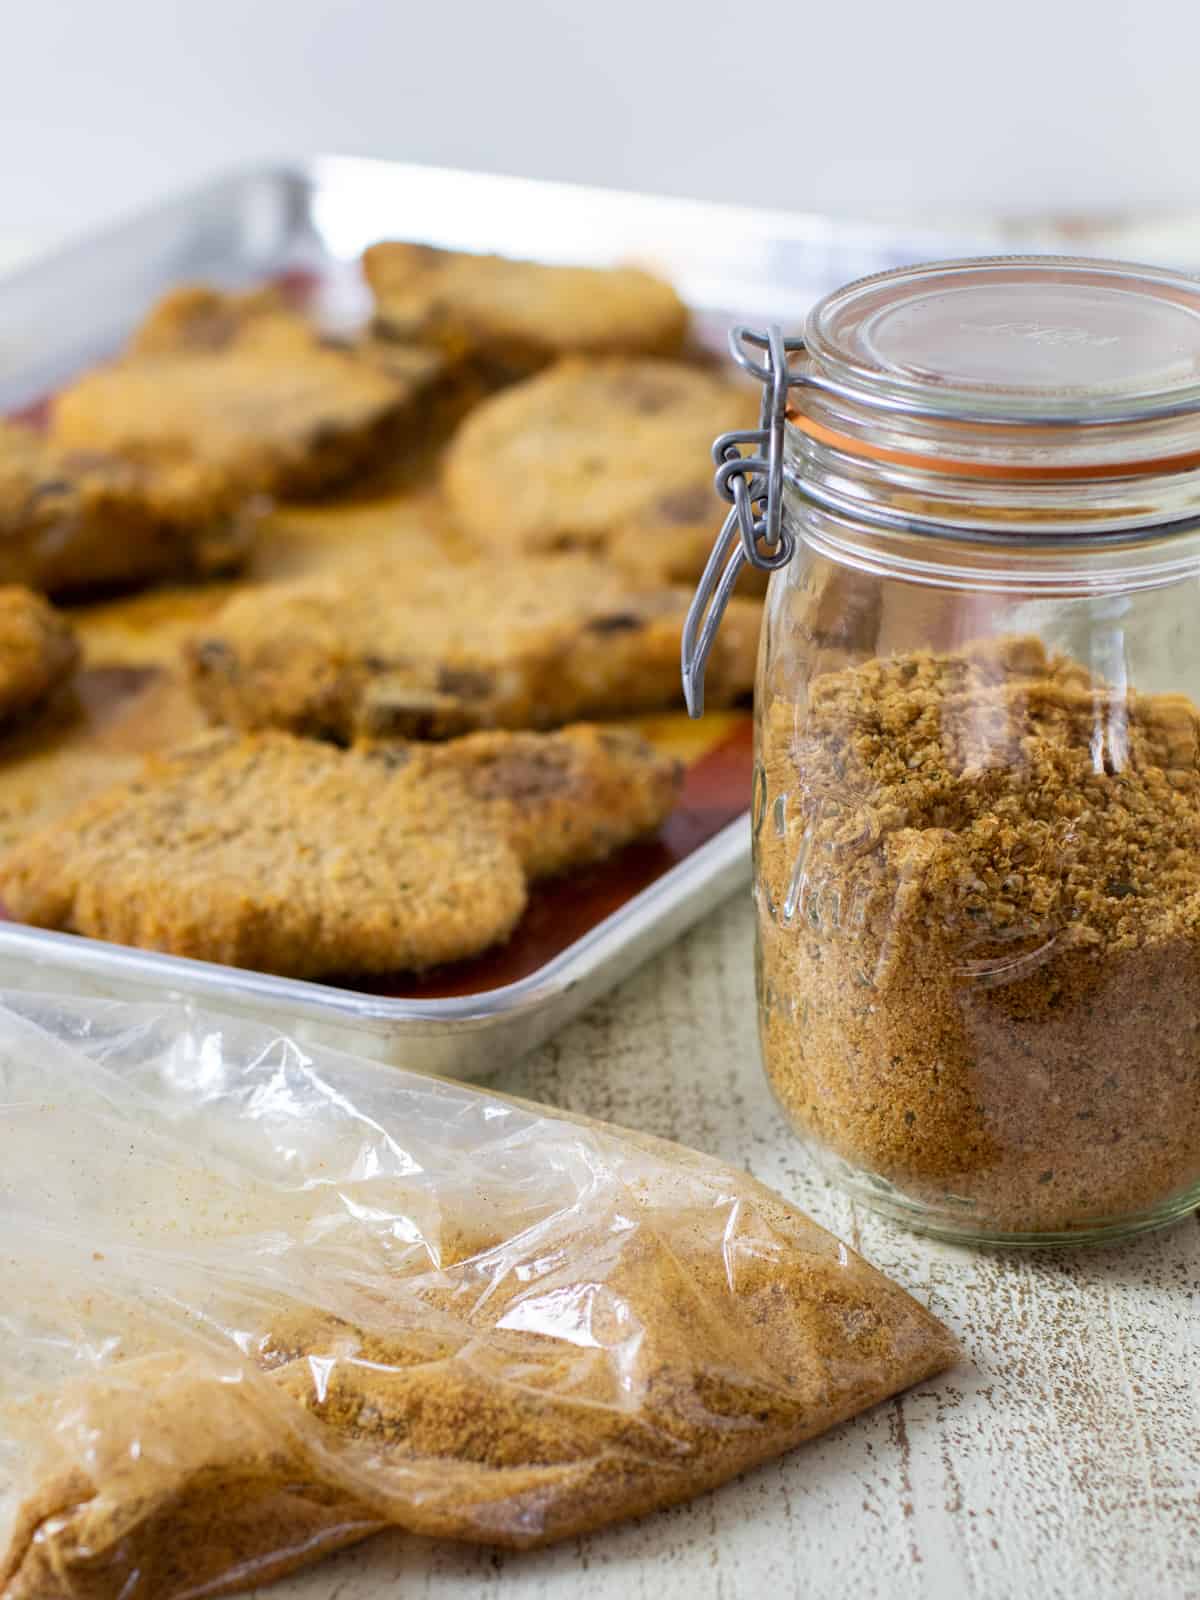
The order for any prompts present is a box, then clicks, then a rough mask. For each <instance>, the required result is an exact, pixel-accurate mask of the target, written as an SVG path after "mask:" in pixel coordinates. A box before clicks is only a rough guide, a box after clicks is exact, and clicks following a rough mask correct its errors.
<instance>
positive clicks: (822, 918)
mask: <svg viewBox="0 0 1200 1600" xmlns="http://www.w3.org/2000/svg"><path fill="white" fill-rule="evenodd" d="M734 342H735V347H736V349H737V352H738V353H739V359H740V360H741V361H742V364H743V365H744V366H747V367H748V369H749V370H751V371H752V372H754V373H755V374H756V375H757V376H758V377H759V378H760V379H762V380H763V381H764V383H765V384H766V397H765V400H764V409H763V424H764V426H763V430H762V432H761V433H760V434H757V435H747V434H741V435H731V436H726V437H725V438H724V439H723V440H721V441H718V446H717V454H718V459H719V460H720V462H721V463H722V465H721V467H720V470H719V471H718V484H719V486H720V487H722V489H723V490H724V492H725V493H726V494H727V495H728V496H729V498H731V499H733V500H734V505H735V509H734V511H733V512H732V513H731V515H730V518H729V520H728V522H727V524H726V531H725V533H724V535H723V538H722V542H721V543H720V544H719V545H718V548H717V550H716V551H715V552H714V556H713V559H712V561H711V562H710V564H709V569H708V571H707V572H706V575H705V579H704V580H703V581H702V584H701V592H700V594H699V595H698V596H697V600H696V603H695V605H694V607H693V613H692V616H691V618H690V619H689V626H688V630H687V632H686V634H685V642H684V667H685V682H686V683H687V686H688V689H689V700H690V703H691V704H692V706H693V709H694V710H698V709H699V706H700V703H701V695H702V687H701V686H702V675H703V663H704V657H705V654H706V651H707V647H708V645H709V644H710V643H711V639H712V636H713V633H714V631H715V628H716V626H717V624H718V622H719V616H720V611H721V608H722V605H723V602H724V598H725V597H727V596H728V594H729V593H730V592H731V589H732V586H733V583H734V582H735V581H736V576H737V572H738V570H739V568H740V566H741V565H743V564H745V563H746V562H747V561H752V562H753V563H754V564H755V565H764V566H770V567H772V568H774V569H775V570H774V576H773V578H772V582H771V586H770V590H769V595H768V600H767V608H766V614H765V619H764V632H763V640H762V646H761V653H760V660H759V674H758V687H757V695H756V721H757V763H756V778H755V795H754V810H753V826H754V846H755V893H756V900H757V908H758V981H759V1005H760V1028H761V1039H762V1047H763V1055H764V1060H765V1065H766V1069H767V1074H768V1076H769V1078H770V1081H771V1084H772V1086H773V1088H774V1090H775V1093H776V1095H777V1097H778V1099H779V1102H780V1104H781V1105H782V1107H783V1109H784V1111H785V1113H786V1114H787V1116H788V1117H789V1118H790V1120H791V1122H792V1123H793V1125H794V1126H795V1127H796V1129H797V1130H798V1131H799V1133H800V1134H801V1135H802V1136H803V1137H804V1139H805V1140H806V1141H807V1143H808V1144H809V1146H810V1147H811V1149H812V1150H813V1152H814V1153H815V1154H816V1155H817V1156H818V1158H819V1159H820V1160H821V1161H822V1163H823V1164H824V1165H825V1167H826V1169H827V1170H828V1171H829V1173H830V1174H831V1176H833V1177H835V1178H836V1179H837V1180H839V1181H840V1182H841V1183H842V1184H843V1185H845V1186H846V1187H848V1188H849V1189H850V1191H851V1192H852V1193H853V1194H854V1195H855V1196H856V1197H858V1198H860V1199H862V1200H863V1201H864V1202H866V1203H868V1204H870V1205H872V1206H874V1207H875V1208H877V1209H880V1210H883V1211H886V1212H889V1213H890V1214H892V1215H894V1216H896V1217H898V1218H899V1219H901V1220H903V1221H906V1222H908V1223H909V1224H910V1225H914V1226H917V1227H920V1228H922V1229H924V1230H926V1231H929V1232H933V1233H937V1234H940V1235H943V1236H946V1237H952V1238H959V1239H966V1240H975V1241H995V1242H1007V1243H1015V1242H1038V1243H1047V1242H1067V1241H1069V1242H1078V1241H1079V1240H1081V1239H1086V1238H1103V1237H1111V1236H1116V1235H1119V1234H1122V1233H1126V1232H1133V1231H1137V1230H1139V1229H1143V1228H1147V1227H1152V1226H1155V1225H1158V1224H1160V1223H1163V1222H1166V1221H1169V1220H1170V1219H1171V1218H1173V1217H1176V1216H1179V1215H1181V1214H1182V1213H1184V1212H1185V1211H1187V1210H1190V1209H1191V1208H1193V1207H1195V1206H1196V1205H1197V1204H1200V626H1198V624H1197V620H1196V619H1197V615H1198V613H1200V281H1196V280H1192V279H1190V278H1186V277H1182V276H1178V275H1175V274H1172V273H1170V272H1166V271H1160V270H1157V269H1154V268H1143V267H1136V266H1129V265H1124V264H1120V263H1112V262H1096V261H1084V260H1073V259H1054V258H1035V257H1031V258H1008V259H992V260H980V261H964V262H952V263H943V264H938V265H933V266H926V267H920V268H915V269H911V270H905V271H901V272H894V273H888V274H883V275H881V276H879V277H875V278H871V279H867V280H865V281H863V282H860V283H857V284H852V285H850V286H849V287H847V288H845V289H842V290H839V291H838V292H837V293H835V294H833V295H831V296H829V297H828V298H827V299H826V300H824V301H823V302H821V304H819V305H818V306H817V307H816V308H815V309H814V310H813V312H812V313H811V314H810V316H809V318H808V322H807V324H806V327H805V330H804V337H803V339H802V340H800V339H797V340H789V341H786V342H785V341H784V340H783V339H782V338H781V336H780V335H779V333H778V331H777V330H775V331H773V332H772V333H771V334H770V335H769V336H766V335H756V334H752V333H749V332H748V331H746V330H738V331H737V332H736V333H735V336H734ZM756 445H757V446H760V447H761V452H762V453H761V454H759V455H757V456H748V457H743V455H742V449H743V448H745V447H747V446H749V447H751V448H753V447H754V446H756Z"/></svg>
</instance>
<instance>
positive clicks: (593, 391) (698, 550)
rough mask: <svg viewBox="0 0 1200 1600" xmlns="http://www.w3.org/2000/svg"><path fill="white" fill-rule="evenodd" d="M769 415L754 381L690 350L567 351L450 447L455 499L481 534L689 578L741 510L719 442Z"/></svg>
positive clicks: (642, 573) (490, 404)
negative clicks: (725, 502)
mask: <svg viewBox="0 0 1200 1600" xmlns="http://www.w3.org/2000/svg"><path fill="white" fill-rule="evenodd" d="M756 418H757V402H756V400H755V398H754V396H753V395H752V394H751V393H750V392H749V390H748V389H746V388H744V387H743V386H742V385H740V384H734V383H731V382H730V381H728V380H727V379H725V378H722V377H719V376H717V375H715V374H713V373H711V372H706V371H701V370H700V369H698V368H696V367H689V366H685V365H684V364H683V363H681V362H672V361H652V360H646V359H641V360H635V359H627V358H609V359H602V360H597V359H585V358H582V357H576V358H573V359H571V360H566V361H560V362H559V363H558V364H557V365H555V366H553V367H551V368H550V369H549V370H548V371H546V372H543V373H541V374H540V375H539V376H538V377H536V378H530V379H529V380H528V381H527V382H525V383H521V384H517V385H516V386H515V387H514V388H511V389H507V390H505V391H504V393H502V394H498V395H494V396H493V397H492V398H491V399H490V400H487V401H485V402H484V403H483V404H482V405H481V406H479V407H478V408H477V409H476V410H475V411H473V412H472V413H471V415H470V416H469V417H468V418H467V419H466V421H465V422H464V423H463V424H462V426H461V427H460V428H459V430H458V432H457V433H456V434H455V436H454V438H453V440H452V441H451V444H450V447H449V449H448V451H447V453H446V459H445V468H444V475H443V482H444V485H445V489H446V496H447V501H448V504H449V507H450V510H451V512H452V514H453V516H454V518H455V520H456V521H457V522H458V524H459V525H460V526H461V527H462V528H463V529H464V530H465V531H466V532H467V533H469V534H470V535H471V536H472V537H473V538H474V539H476V540H478V541H479V542H480V543H481V544H489V545H492V546H494V547H498V548H499V549H502V550H506V551H509V552H518V551H525V552H530V551H547V550H565V549H575V550H589V551H592V552H594V553H596V554H603V555H607V556H608V557H609V558H610V559H612V560H613V561H615V562H617V563H619V564H621V565H622V566H623V567H625V569H626V570H627V571H629V573H630V574H631V575H632V576H634V577H636V578H637V579H638V580H639V581H642V582H646V581H655V582H659V583H663V582H667V583H671V582H687V583H690V582H692V581H694V580H695V578H696V577H698V576H699V574H700V572H701V570H702V569H703V566H704V563H705V561H706V560H707V558H708V553H709V550H710V549H711V548H712V544H713V540H714V538H715V536H716V533H717V530H718V529H719V528H720V526H721V522H722V518H723V515H724V510H727V509H728V508H727V507H725V508H724V510H723V508H722V506H721V503H720V501H719V500H718V499H717V496H716V494H715V493H714V491H713V463H712V444H713V440H714V439H715V438H716V436H717V435H718V434H720V433H724V432H726V431H728V430H730V429H735V428H748V427H753V426H755V424H756Z"/></svg>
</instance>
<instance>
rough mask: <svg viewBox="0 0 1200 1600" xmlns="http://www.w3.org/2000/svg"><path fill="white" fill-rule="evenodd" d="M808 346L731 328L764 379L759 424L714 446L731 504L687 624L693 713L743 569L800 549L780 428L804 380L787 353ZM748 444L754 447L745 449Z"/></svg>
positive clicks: (748, 363) (733, 346) (782, 562)
mask: <svg viewBox="0 0 1200 1600" xmlns="http://www.w3.org/2000/svg"><path fill="white" fill-rule="evenodd" d="M803 349H804V340H803V339H785V338H784V336H783V330H782V329H781V328H780V327H779V326H778V325H776V324H772V326H771V327H770V328H768V329H767V331H766V332H765V333H760V332H758V331H757V330H755V329H753V328H747V327H744V326H740V325H739V326H738V327H735V328H733V329H732V330H731V331H730V334H729V351H730V354H731V355H732V357H733V359H734V360H735V361H736V362H737V364H738V366H739V367H741V368H742V370H743V371H744V372H748V373H749V374H750V375H751V377H753V378H757V379H758V381H759V382H760V383H761V384H762V385H763V396H762V409H761V413H760V417H759V427H758V428H756V429H753V430H749V431H746V430H743V431H741V432H735V433H723V434H721V436H720V438H718V439H717V440H716V441H715V443H714V444H713V460H714V461H715V462H716V464H717V472H716V478H715V483H716V490H717V493H718V494H719V495H720V496H721V498H722V499H723V500H728V501H729V502H730V504H731V506H732V510H731V511H730V512H729V515H728V516H727V517H726V518H725V521H724V523H723V524H722V527H721V531H720V533H719V534H718V535H717V540H716V543H715V544H714V546H713V550H712V554H711V555H710V556H709V558H708V561H707V563H706V564H705V568H704V571H703V573H702V574H701V577H700V582H699V584H698V586H697V588H696V593H695V596H694V598H693V600H692V603H691V605H690V606H689V607H688V614H687V620H686V621H685V622H684V625H683V649H682V662H683V694H684V699H685V701H686V703H687V709H688V715H689V716H692V717H699V716H702V715H703V712H704V668H705V666H706V664H707V662H708V657H709V654H710V652H711V651H712V647H713V641H714V640H715V639H716V636H717V629H718V628H719V627H720V625H721V617H722V616H723V615H724V611H725V607H726V606H727V605H728V604H729V597H730V596H731V595H732V593H733V590H734V586H735V584H736V583H737V580H738V576H739V574H740V573H741V570H742V568H743V567H744V566H747V565H749V566H752V567H758V568H759V569H760V570H761V571H763V572H774V571H776V570H777V569H778V568H779V567H786V566H787V564H788V562H789V561H790V560H791V559H792V554H793V552H794V550H795V548H796V541H795V538H794V537H793V536H792V534H790V533H789V532H788V531H787V530H786V529H785V528H784V527H783V523H782V518H783V430H784V424H785V422H786V420H787V404H788V391H789V390H790V389H791V388H793V387H794V386H796V385H798V384H801V383H804V382H805V381H806V379H805V378H804V377H803V375H802V374H800V373H798V372H793V371H792V369H791V366H790V364H789V362H788V356H789V354H790V353H792V352H793V351H796V350H803ZM759 351H762V352H765V354H766V360H765V361H762V360H760V359H758V357H757V352H759ZM743 446H749V447H750V449H751V451H752V452H757V453H751V454H747V455H743V454H742V447H743Z"/></svg>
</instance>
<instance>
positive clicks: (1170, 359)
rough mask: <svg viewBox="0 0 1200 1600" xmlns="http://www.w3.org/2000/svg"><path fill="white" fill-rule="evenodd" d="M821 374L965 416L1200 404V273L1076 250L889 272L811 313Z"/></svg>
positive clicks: (1111, 416)
mask: <svg viewBox="0 0 1200 1600" xmlns="http://www.w3.org/2000/svg"><path fill="white" fill-rule="evenodd" d="M804 342H805V346H806V351H807V363H808V366H809V370H810V372H811V373H812V374H813V376H814V378H816V379H817V380H818V381H821V380H824V381H826V382H828V383H829V384H831V385H833V386H835V387H836V388H837V389H839V390H840V391H841V392H842V393H843V395H844V397H845V398H847V399H857V400H859V401H860V402H861V403H863V404H865V405H868V406H884V407H888V408H895V409H900V410H903V411H907V412H909V413H917V414H925V415H928V416H942V417H945V418H947V419H948V420H949V419H958V420H961V421H966V420H977V421H981V422H999V423H1004V422H1010V423H1024V424H1030V423H1037V422H1044V423H1048V424H1049V423H1054V422H1067V423H1070V422H1075V423H1106V422H1108V423H1111V422H1118V421H1134V420H1144V419H1148V418H1151V417H1155V416H1178V415H1180V414H1182V413H1185V412H1190V411H1193V410H1195V411H1200V279H1196V278H1191V277H1188V276H1185V275H1183V274H1180V273H1174V272H1169V271H1165V270H1162V269H1159V268H1156V267H1145V266H1135V265H1130V264H1128V263H1124V262H1116V261H1089V260H1084V259H1077V258H1074V257H1056V256H1008V257H996V258H988V259H981V260H967V261H950V262H935V263H933V264H931V265H928V266H920V267H913V268H906V269H902V270H901V271H897V272H887V273H881V274H879V275H877V276H875V277H872V278H864V279H861V280H860V281H859V282H857V283H852V284H849V285H847V287H845V288H843V289H839V290H837V291H835V292H834V293H833V294H831V295H828V296H827V297H826V298H825V299H824V300H822V301H821V302H820V303H819V304H818V305H817V306H816V307H814V309H813V310H812V311H811V312H810V314H809V317H808V320H807V323H806V326H805V330H804Z"/></svg>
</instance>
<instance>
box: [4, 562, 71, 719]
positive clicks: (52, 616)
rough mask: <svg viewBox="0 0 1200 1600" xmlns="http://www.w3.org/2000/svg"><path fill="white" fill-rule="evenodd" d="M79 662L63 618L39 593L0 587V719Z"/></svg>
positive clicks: (36, 699) (30, 703)
mask: <svg viewBox="0 0 1200 1600" xmlns="http://www.w3.org/2000/svg"><path fill="white" fill-rule="evenodd" d="M78 664H79V645H78V642H77V641H76V638H75V632H74V629H73V628H72V627H71V624H70V623H69V622H68V621H67V619H66V618H65V617H64V616H62V615H60V613H59V612H57V611H55V609H54V608H53V606H51V605H49V604H48V603H47V602H46V601H45V600H43V599H42V597H41V595H37V594H33V593H31V592H30V590H28V589H23V588H21V587H20V586H19V585H16V584H9V585H4V586H0V722H8V721H10V720H11V719H12V718H14V717H18V716H20V715H21V714H22V713H23V712H25V711H28V710H30V709H31V708H32V707H34V706H36V705H38V704H39V703H40V702H41V701H43V700H45V699H46V697H47V695H49V694H50V693H52V691H53V690H55V689H57V688H58V686H59V685H60V684H61V683H64V682H65V681H66V679H67V678H69V677H70V676H71V674H72V673H73V672H74V671H75V668H76V667H77V666H78Z"/></svg>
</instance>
